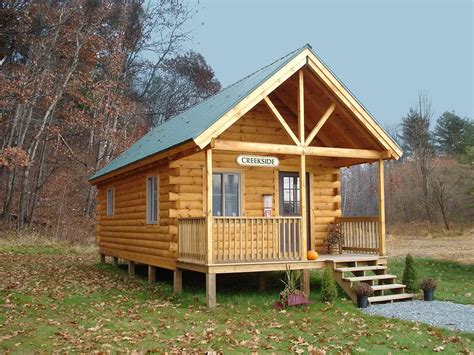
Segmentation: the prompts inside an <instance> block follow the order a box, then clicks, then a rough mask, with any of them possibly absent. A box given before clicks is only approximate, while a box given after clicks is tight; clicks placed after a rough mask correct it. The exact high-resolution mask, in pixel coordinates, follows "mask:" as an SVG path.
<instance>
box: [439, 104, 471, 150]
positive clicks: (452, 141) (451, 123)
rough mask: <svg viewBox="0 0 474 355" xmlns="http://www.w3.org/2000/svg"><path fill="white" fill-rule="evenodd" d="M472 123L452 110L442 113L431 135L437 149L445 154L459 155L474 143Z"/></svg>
mask: <svg viewBox="0 0 474 355" xmlns="http://www.w3.org/2000/svg"><path fill="white" fill-rule="evenodd" d="M472 126H473V123H472V122H470V121H469V119H467V118H461V117H459V116H458V115H456V114H455V113H454V112H445V113H443V114H442V115H441V116H440V117H439V118H438V120H437V122H436V127H435V129H434V132H433V135H434V139H435V142H436V146H437V148H438V150H439V151H440V152H442V153H444V154H446V155H450V156H460V155H462V154H464V153H465V152H466V151H467V148H468V147H469V146H471V147H472V145H473V144H474V142H473V141H472V140H473V134H472V131H473V127H472Z"/></svg>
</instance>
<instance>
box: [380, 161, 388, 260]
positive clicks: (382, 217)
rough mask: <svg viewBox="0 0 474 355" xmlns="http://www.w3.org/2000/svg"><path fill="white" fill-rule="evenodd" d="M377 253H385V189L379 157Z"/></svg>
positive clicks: (381, 162) (381, 163) (382, 168)
mask: <svg viewBox="0 0 474 355" xmlns="http://www.w3.org/2000/svg"><path fill="white" fill-rule="evenodd" d="M378 168H379V169H378V172H379V176H378V177H379V179H378V183H379V189H378V190H379V191H378V192H379V255H387V250H386V246H385V190H384V166H383V160H382V159H379V164H378Z"/></svg>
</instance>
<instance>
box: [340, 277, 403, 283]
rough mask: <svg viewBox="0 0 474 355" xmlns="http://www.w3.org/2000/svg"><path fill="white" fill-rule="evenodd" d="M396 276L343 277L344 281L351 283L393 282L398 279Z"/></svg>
mask: <svg viewBox="0 0 474 355" xmlns="http://www.w3.org/2000/svg"><path fill="white" fill-rule="evenodd" d="M396 278H397V276H396V275H371V276H354V277H343V278H342V279H343V280H347V281H349V282H363V281H375V280H391V279H396Z"/></svg>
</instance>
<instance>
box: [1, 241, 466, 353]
mask: <svg viewBox="0 0 474 355" xmlns="http://www.w3.org/2000/svg"><path fill="white" fill-rule="evenodd" d="M20 249H22V248H20ZM28 250H29V252H28V253H25V252H24V251H23V250H15V249H12V248H0V279H1V280H2V282H1V283H0V296H1V298H0V351H7V350H10V351H12V352H13V353H24V352H32V351H34V350H40V351H52V350H55V351H61V350H66V351H75V352H78V351H92V350H103V351H107V350H111V351H114V350H127V349H128V350H132V349H138V350H149V351H157V352H160V351H161V352H162V351H183V350H187V351H190V350H200V351H207V350H226V351H227V352H247V353H249V352H252V351H256V350H258V351H260V352H286V351H293V352H300V351H305V352H308V351H312V350H318V349H319V350H321V351H327V352H328V353H338V352H342V353H348V352H359V351H364V350H365V351H366V352H369V351H370V353H380V354H385V353H388V352H392V353H397V352H401V351H410V352H413V353H429V352H432V351H433V349H438V350H439V349H441V348H440V347H442V348H443V349H444V350H445V352H449V353H459V352H463V351H464V352H466V353H467V352H469V351H470V350H472V349H473V341H474V335H473V334H466V333H459V332H453V331H448V330H445V329H437V328H433V327H430V326H427V325H421V324H415V323H410V322H404V321H397V320H389V319H384V318H380V317H374V316H368V315H365V314H363V313H361V312H359V310H358V309H357V308H355V306H354V305H353V304H352V303H351V302H350V301H348V300H345V299H344V298H343V296H344V294H343V293H342V291H340V292H339V294H340V297H339V299H338V300H337V301H336V302H335V304H334V305H332V306H330V305H327V304H323V303H321V302H320V301H319V296H320V294H319V289H320V285H321V273H320V272H313V273H312V275H311V286H312V294H311V298H312V299H313V300H314V301H315V302H314V303H313V304H311V305H310V306H308V307H303V308H292V309H287V310H284V311H278V310H275V309H273V308H272V304H273V302H274V301H275V300H276V299H277V297H278V292H279V291H280V290H281V287H282V285H281V282H280V281H279V278H280V277H282V275H281V274H279V273H273V274H271V275H270V277H269V279H268V282H267V289H266V291H265V292H262V293H258V292H257V279H256V276H255V275H252V274H250V275H249V274H246V275H222V276H221V275H220V276H219V277H218V302H219V306H218V307H217V308H216V309H214V310H208V309H207V308H206V307H205V297H204V296H205V295H204V277H203V275H200V274H196V273H190V272H189V273H188V272H185V274H184V292H183V293H182V294H181V295H178V296H174V295H173V294H172V284H171V279H172V274H171V273H170V272H166V271H159V272H158V275H157V279H158V282H157V283H156V284H154V285H152V286H148V285H147V283H146V281H145V272H146V270H145V268H142V267H138V268H137V272H138V276H137V277H136V278H132V279H130V278H128V276H127V273H126V268H125V266H124V265H121V267H120V268H115V267H113V266H111V265H110V264H106V265H101V264H98V263H97V260H98V257H97V254H94V253H81V252H77V251H76V252H72V251H71V250H70V249H68V248H66V247H62V246H58V247H57V249H54V250H55V252H50V251H51V249H47V250H43V249H41V248H30V249H28ZM418 262H419V266H423V276H425V275H424V274H425V273H426V276H428V275H429V276H433V277H435V278H437V279H438V281H439V290H437V296H438V298H443V299H448V300H453V301H456V302H463V303H473V299H472V295H471V296H469V295H468V294H469V293H471V294H472V293H473V292H472V291H473V290H472V288H473V286H472V285H473V284H474V282H473V279H472V278H473V273H472V266H466V265H459V264H455V263H446V262H439V261H434V260H419V261H418ZM390 266H391V268H392V267H393V271H394V272H397V273H400V272H401V267H402V261H401V260H394V261H392V262H391V265H390ZM419 269H420V273H422V272H421V267H419ZM391 271H392V270H391ZM435 274H436V275H435Z"/></svg>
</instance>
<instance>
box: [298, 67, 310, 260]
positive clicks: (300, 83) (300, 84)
mask: <svg viewBox="0 0 474 355" xmlns="http://www.w3.org/2000/svg"><path fill="white" fill-rule="evenodd" d="M298 75H299V76H298V79H299V81H298V129H299V139H300V142H301V145H304V139H305V137H304V133H305V132H304V129H305V126H304V74H303V71H302V70H300V71H299V73H298ZM300 210H301V227H300V253H301V260H307V252H308V251H307V248H308V244H307V239H308V234H307V233H306V228H307V223H308V221H307V214H306V155H305V151H304V149H303V151H302V152H301V155H300Z"/></svg>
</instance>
